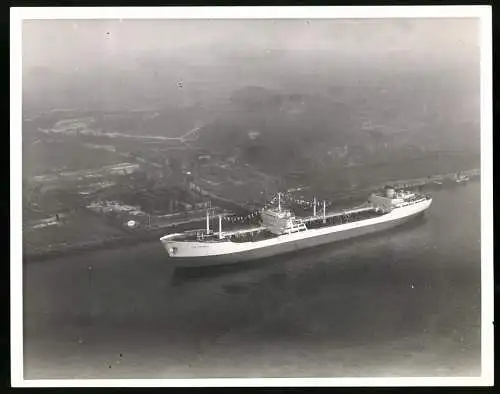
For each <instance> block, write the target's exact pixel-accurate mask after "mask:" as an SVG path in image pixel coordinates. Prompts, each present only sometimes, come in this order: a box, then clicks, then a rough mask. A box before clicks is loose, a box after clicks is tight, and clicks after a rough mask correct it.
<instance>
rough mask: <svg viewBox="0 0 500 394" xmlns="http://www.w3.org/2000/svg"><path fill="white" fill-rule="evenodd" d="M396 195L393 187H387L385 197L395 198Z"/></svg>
mask: <svg viewBox="0 0 500 394" xmlns="http://www.w3.org/2000/svg"><path fill="white" fill-rule="evenodd" d="M395 194H396V192H395V190H394V189H393V188H392V187H386V189H385V195H386V197H387V198H394V195H395Z"/></svg>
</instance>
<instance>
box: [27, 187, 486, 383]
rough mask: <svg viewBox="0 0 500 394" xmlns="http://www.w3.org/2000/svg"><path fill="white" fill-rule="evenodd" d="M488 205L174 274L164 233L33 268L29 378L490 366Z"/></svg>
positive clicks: (448, 202)
mask: <svg viewBox="0 0 500 394" xmlns="http://www.w3.org/2000/svg"><path fill="white" fill-rule="evenodd" d="M479 204H480V184H479V182H477V183H470V184H468V185H465V186H460V187H457V188H455V189H453V190H442V191H438V192H435V193H434V203H433V205H432V206H431V209H430V210H429V211H428V212H427V214H426V216H425V217H424V218H422V219H420V220H418V219H417V220H416V221H414V222H413V223H411V224H409V225H405V226H403V227H400V228H399V229H396V230H391V231H390V232H386V233H381V234H377V235H374V236H369V237H368V238H360V239H356V240H352V241H348V242H345V243H339V244H331V245H329V246H327V247H322V248H319V249H313V250H310V251H303V252H301V253H298V254H295V255H291V256H285V257H279V258H275V259H273V260H271V261H267V262H265V264H263V263H260V264H259V263H254V264H246V265H245V266H241V267H234V268H232V269H220V268H219V269H211V270H206V269H204V270H199V269H198V270H191V271H187V272H186V271H183V272H176V273H175V274H174V275H172V273H171V272H170V269H169V266H168V264H167V263H166V256H165V252H164V251H163V249H162V247H161V245H160V243H159V242H156V243H147V244H142V245H139V246H133V247H129V248H124V249H121V250H109V251H98V252H95V253H88V254H85V255H80V256H72V257H68V258H61V259H59V260H53V261H45V262H39V263H31V264H28V265H26V266H25V268H24V271H25V272H24V308H25V309H24V322H25V328H24V338H25V340H24V353H25V354H24V357H25V358H24V370H25V378H26V379H33V378H179V377H197V378H201V377H286V376H294V377H325V376H331V377H349V376H350V377H352V376H386V377H387V376H456V375H461V376H474V375H479V374H480V205H479ZM89 266H91V267H92V269H91V270H89V269H88V267H89Z"/></svg>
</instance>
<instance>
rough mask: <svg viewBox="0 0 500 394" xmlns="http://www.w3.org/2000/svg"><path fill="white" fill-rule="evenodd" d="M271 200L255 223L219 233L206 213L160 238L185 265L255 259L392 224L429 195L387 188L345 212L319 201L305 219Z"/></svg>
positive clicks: (424, 204)
mask: <svg viewBox="0 0 500 394" xmlns="http://www.w3.org/2000/svg"><path fill="white" fill-rule="evenodd" d="M277 202H278V204H277V206H275V207H271V208H267V209H264V210H263V211H262V212H260V218H261V225H260V226H255V227H249V228H244V229H239V230H234V231H227V232H224V231H223V230H222V218H221V216H219V229H218V230H219V231H218V232H214V231H213V230H211V229H210V225H209V213H208V212H207V226H206V229H202V230H193V231H187V232H184V233H175V234H168V235H166V236H164V237H162V238H161V242H162V243H163V245H164V247H165V249H166V251H167V253H168V255H169V256H170V257H171V258H173V259H176V260H177V261H179V262H180V263H181V264H185V265H190V266H200V265H212V264H226V263H234V262H239V261H245V260H253V259H260V258H265V257H270V256H273V255H276V254H283V253H289V252H293V251H296V250H299V249H304V248H309V247H313V246H318V245H321V244H326V243H330V242H334V241H339V240H343V239H348V238H352V237H356V236H360V235H363V234H368V233H372V232H375V231H380V230H384V229H388V228H391V227H394V226H396V225H398V224H401V223H404V222H406V221H408V220H409V219H411V218H413V217H415V216H416V215H418V214H421V213H422V212H424V211H425V210H426V209H428V208H429V207H430V205H431V203H432V199H431V197H430V196H427V195H423V194H418V193H412V192H409V191H403V190H400V191H396V190H395V189H393V188H390V187H388V188H386V189H385V192H384V193H379V194H372V195H371V196H370V197H369V199H368V201H366V202H365V203H364V204H362V205H360V206H358V207H355V208H352V209H348V210H342V211H334V212H327V210H326V204H325V202H324V201H323V204H322V210H321V212H320V213H319V214H318V212H317V205H318V204H317V203H316V201H314V204H313V207H314V212H313V215H312V216H309V217H296V216H295V215H294V213H293V212H292V211H291V210H290V209H288V208H283V207H282V204H281V194H278V196H277Z"/></svg>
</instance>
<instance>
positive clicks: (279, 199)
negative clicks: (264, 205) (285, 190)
mask: <svg viewBox="0 0 500 394" xmlns="http://www.w3.org/2000/svg"><path fill="white" fill-rule="evenodd" d="M278 211H279V212H281V193H278Z"/></svg>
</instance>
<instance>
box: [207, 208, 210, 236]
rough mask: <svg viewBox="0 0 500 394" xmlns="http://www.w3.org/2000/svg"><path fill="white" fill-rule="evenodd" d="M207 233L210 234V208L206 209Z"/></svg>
mask: <svg viewBox="0 0 500 394" xmlns="http://www.w3.org/2000/svg"><path fill="white" fill-rule="evenodd" d="M207 234H210V208H209V209H207Z"/></svg>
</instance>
